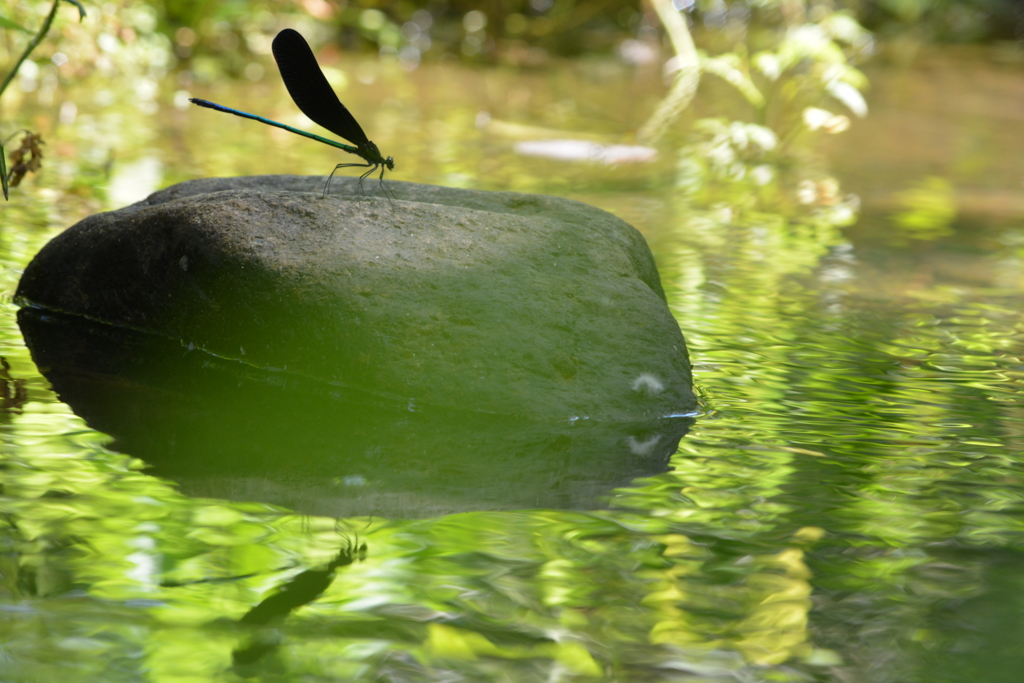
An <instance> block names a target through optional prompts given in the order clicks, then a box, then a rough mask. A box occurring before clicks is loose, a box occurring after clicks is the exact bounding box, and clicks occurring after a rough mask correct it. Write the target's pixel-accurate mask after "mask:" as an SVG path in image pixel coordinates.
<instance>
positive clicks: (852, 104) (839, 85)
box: [825, 81, 868, 118]
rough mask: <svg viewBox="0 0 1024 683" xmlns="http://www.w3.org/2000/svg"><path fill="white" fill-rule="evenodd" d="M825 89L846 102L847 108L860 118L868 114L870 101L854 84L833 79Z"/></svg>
mask: <svg viewBox="0 0 1024 683" xmlns="http://www.w3.org/2000/svg"><path fill="white" fill-rule="evenodd" d="M825 89H826V90H828V94H829V95H831V96H832V97H834V98H836V99H837V100H839V101H840V102H842V103H843V104H845V105H846V107H847V109H849V110H850V111H852V112H853V113H854V114H856V115H857V116H859V117H860V118H864V117H865V116H867V114H868V103H867V102H866V101H865V100H864V96H863V95H861V94H860V90H857V88H855V87H854V86H852V85H850V84H849V83H847V82H846V81H832V82H831V83H828V84H827V85H826V86H825Z"/></svg>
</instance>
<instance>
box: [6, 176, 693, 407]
mask: <svg viewBox="0 0 1024 683" xmlns="http://www.w3.org/2000/svg"><path fill="white" fill-rule="evenodd" d="M338 180H339V179H335V184H334V185H332V187H334V188H335V190H336V192H338V193H344V192H348V196H344V197H339V196H330V197H327V198H321V197H320V189H321V183H322V180H321V179H319V178H305V177H296V176H264V177H254V178H238V179H210V180H199V181H192V182H187V183H182V184H180V185H176V186H174V187H171V188H169V189H167V190H164V191H162V192H158V193H156V194H154V195H152V196H151V197H149V198H148V199H147V200H146V201H143V202H140V203H138V204H135V205H133V206H130V207H126V208H124V209H121V210H119V211H113V212H110V213H105V214H99V215H96V216H91V217H89V218H87V219H85V220H84V221H82V222H80V223H78V224H77V225H75V226H73V227H71V228H70V229H68V230H67V231H65V232H64V233H62V234H61V235H59V236H58V237H56V238H55V239H54V240H53V241H52V242H50V243H49V244H48V245H47V246H46V247H45V248H44V249H43V250H42V251H41V252H40V253H39V254H38V255H37V256H36V258H35V259H34V260H33V261H32V263H31V264H30V265H29V267H28V268H27V269H26V271H25V274H24V276H23V278H22V280H21V283H20V285H19V287H18V291H17V294H16V300H17V301H18V303H20V304H21V305H23V306H31V307H35V308H41V309H45V310H51V311H57V312H61V313H65V314H71V315H73V316H81V317H85V318H89V319H91V320H93V321H100V322H103V323H107V324H110V325H114V326H118V327H124V328H131V329H133V330H138V331H144V332H150V333H155V334H157V335H160V336H163V337H166V338H169V339H172V340H180V341H181V342H182V344H183V345H184V346H185V347H187V348H199V349H203V350H205V351H207V352H209V353H211V354H215V355H216V356H218V357H221V358H227V359H236V360H239V361H242V362H244V363H246V364H248V365H250V366H256V367H258V368H262V369H269V370H280V371H281V373H282V376H285V377H287V376H295V377H302V378H304V379H306V380H308V379H312V380H314V381H320V382H326V383H331V384H334V385H337V386H339V387H344V388H347V389H349V390H353V389H354V390H357V391H362V392H365V394H366V396H368V397H370V398H371V399H372V400H378V401H384V402H390V403H393V404H394V405H399V406H402V407H408V408H409V409H412V410H416V409H419V408H425V409H426V408H430V407H432V406H434V407H443V408H458V409H470V410H472V411H479V412H485V413H493V414H504V415H517V416H524V417H530V418H538V419H541V420H555V421H564V420H576V419H595V420H601V421H637V420H650V419H652V418H660V417H666V416H672V415H679V414H682V413H687V412H689V411H692V410H693V409H694V407H695V400H694V396H693V393H692V391H691V376H690V364H689V359H688V357H687V353H686V345H685V342H684V341H683V337H682V334H681V333H680V331H679V327H678V325H677V324H676V321H675V320H674V319H673V317H672V315H671V314H670V312H669V310H668V307H667V306H666V303H665V297H664V293H663V292H662V289H661V285H660V283H659V280H658V273H657V271H656V270H655V266H654V261H653V258H652V257H651V253H650V251H649V250H648V248H647V245H646V243H645V242H644V240H643V237H642V236H641V235H640V234H639V233H638V232H637V231H636V230H635V229H633V228H632V227H630V226H629V225H627V224H626V223H624V222H623V221H621V220H619V219H618V218H615V217H614V216H612V215H610V214H608V213H605V212H603V211H600V210H598V209H595V208H593V207H590V206H587V205H585V204H580V203H578V202H573V201H569V200H565V199H558V198H555V197H545V196H537V195H523V194H515V193H493V192H479V191H469V190H455V189H447V188H440V187H432V186H424V185H415V184H408V183H392V184H391V186H392V188H393V189H394V191H395V193H396V194H397V197H398V200H397V201H395V202H394V203H393V204H391V203H389V202H388V201H386V200H384V199H381V198H377V197H366V198H362V197H360V196H359V194H358V192H357V191H356V189H355V187H354V184H353V182H354V181H353V182H344V181H343V182H342V183H338ZM345 180H346V181H347V180H349V179H345ZM368 189H369V188H368Z"/></svg>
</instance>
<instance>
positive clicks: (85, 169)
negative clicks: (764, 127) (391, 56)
mask: <svg viewBox="0 0 1024 683" xmlns="http://www.w3.org/2000/svg"><path fill="white" fill-rule="evenodd" d="M350 66H351V70H350V73H352V74H361V75H362V80H363V81H365V83H364V82H361V81H359V80H357V79H355V78H353V79H352V80H351V82H350V85H349V86H348V88H347V89H346V90H345V92H344V99H345V101H346V102H347V103H348V104H349V105H350V107H351V108H352V110H353V111H354V112H356V115H357V116H358V117H359V119H360V121H361V122H362V123H363V126H364V128H366V130H367V132H368V134H369V135H370V137H371V138H372V139H374V140H375V141H376V142H377V143H378V145H379V146H380V147H381V149H382V151H384V152H385V153H386V154H393V155H394V156H395V157H396V177H401V178H402V179H403V180H414V181H420V182H433V183H438V184H452V185H459V186H472V187H480V188H484V189H511V190H523V191H540V192H549V193H553V194H562V195H565V196H570V197H572V198H576V199H581V200H584V201H588V202H590V203H593V204H596V205H598V206H601V207H602V208H606V209H608V210H611V211H613V212H615V213H617V214H618V215H620V216H623V217H624V218H625V219H626V220H629V221H630V222H632V223H633V224H634V225H636V226H637V227H638V228H639V229H640V230H641V231H642V232H643V233H644V234H645V236H646V237H647V238H648V241H649V243H650V244H651V245H652V248H653V250H654V252H655V257H656V259H657V261H658V264H659V268H660V270H661V275H662V281H663V284H664V285H665V288H666V291H667V293H668V297H669V303H670V306H671V308H672V310H673V312H674V313H675V314H676V316H677V318H678V320H679V324H680V326H681V328H682V330H683V332H684V334H685V335H686V337H687V339H688V342H689V344H690V351H691V355H692V360H693V362H694V365H695V376H696V382H697V388H698V389H699V391H700V393H701V396H702V400H703V404H702V410H703V413H702V415H701V416H700V417H699V419H698V420H697V421H696V423H695V425H694V426H693V428H692V430H691V432H690V433H689V434H688V435H687V436H685V437H684V438H683V440H682V441H681V443H680V446H679V451H678V453H676V454H675V455H674V456H673V457H672V460H671V467H672V469H671V470H670V471H668V472H665V473H663V474H658V475H655V476H652V477H649V478H645V479H639V480H636V481H634V482H632V483H631V484H630V485H629V486H625V487H621V488H618V489H616V490H615V491H613V492H609V495H608V497H607V505H606V507H603V508H595V509H593V510H555V509H526V510H476V511H469V512H463V513H459V514H450V515H442V516H430V517H427V518H424V519H402V518H382V517H379V516H374V517H369V516H352V517H344V518H331V517H326V516H310V515H304V514H299V513H297V512H294V511H293V510H290V509H287V508H282V507H278V506H275V505H271V504H268V503H266V502H261V501H259V500H252V501H248V502H244V501H238V500H233V501H229V500H227V499H225V498H213V497H206V498H201V497H196V496H189V495H185V494H184V493H183V492H182V491H181V490H180V489H179V488H178V486H177V484H176V483H175V482H173V481H171V480H166V479H161V478H158V477H155V476H153V475H152V474H150V473H148V472H147V467H146V463H145V462H143V461H142V460H140V459H138V458H137V457H136V454H134V453H131V452H126V453H122V452H118V451H117V450H115V449H114V448H112V447H111V444H110V440H109V438H108V437H107V436H106V435H104V434H102V433H99V432H96V431H93V430H91V429H90V428H89V427H88V426H87V425H86V424H85V423H84V422H83V420H82V419H81V418H79V417H77V416H75V415H74V414H73V413H72V412H71V411H70V409H69V408H68V407H67V406H66V405H65V404H63V403H61V402H60V401H59V400H58V398H57V397H56V396H55V395H54V393H53V392H52V390H51V389H50V388H49V386H48V384H47V382H46V381H45V380H44V379H43V378H42V376H41V374H40V371H39V369H38V368H36V367H35V366H34V364H33V363H32V361H31V358H30V356H29V354H28V352H27V350H26V348H25V346H24V343H23V340H22V337H21V333H20V331H19V329H18V327H17V324H16V321H15V317H14V315H15V309H14V308H13V306H12V305H10V304H8V305H6V306H5V307H4V309H3V311H2V315H0V355H2V356H3V357H4V358H5V359H6V360H7V362H8V364H9V366H10V369H9V371H7V376H5V377H4V385H5V389H6V394H5V400H4V407H5V411H4V412H3V413H2V414H0V417H2V420H3V427H2V431H0V437H2V442H0V443H2V455H0V458H2V462H0V482H2V484H3V489H2V497H0V513H2V517H0V524H2V527H0V528H2V532H0V541H2V543H3V548H4V550H3V553H2V555H0V586H2V588H0V590H2V602H0V610H2V611H3V612H4V618H3V619H0V643H2V648H3V654H2V660H0V662H2V663H0V670H3V672H4V675H3V677H4V678H5V679H10V680H64V681H69V682H71V681H76V682H77V681H104V682H108V681H139V680H149V681H183V680H203V681H240V680H245V678H244V677H245V676H256V678H257V679H258V680H268V681H273V680H281V681H285V680H287V681H295V680H311V681H314V680H315V681H328V680H391V681H417V680H522V681H536V680H565V681H568V680H594V679H604V680H618V681H659V680H665V681H670V680H680V681H686V680H693V681H697V680H700V681H712V680H714V681H717V680H722V681H731V680H740V681H761V680H764V681H768V680H771V681H836V682H839V681H872V682H874V681H893V682H900V683H905V682H908V681H922V682H924V681H928V682H929V683H931V682H935V681H950V682H960V681H963V682H966V681H977V680H985V681H1016V680H1017V678H1018V676H1019V672H1020V671H1021V670H1024V650H1022V649H1021V648H1020V647H1019V643H1018V635H1019V633H1020V632H1021V630H1022V629H1024V617H1022V615H1024V598H1022V597H1021V596H1022V595H1024V591H1022V590H1021V589H1022V587H1024V586H1022V585H1021V582H1022V579H1021V572H1020V567H1021V566H1022V562H1024V555H1022V551H1024V467H1022V462H1021V460H1022V450H1024V449H1022V446H1024V408H1022V400H1021V399H1022V380H1024V361H1022V360H1021V357H1022V353H1024V322H1022V319H1021V316H1020V310H1021V308H1022V294H1024V260H1022V259H1024V251H1022V246H1024V221H1022V219H1021V217H1020V216H1019V215H1016V216H1014V215H1013V214H1011V215H1010V216H1009V218H1008V217H1007V216H1006V215H1005V214H1004V215H1000V216H999V217H998V220H997V219H996V218H991V220H987V219H986V218H985V216H984V215H982V216H981V218H977V217H975V218H973V219H972V220H971V221H970V223H969V224H966V225H958V224H957V223H956V222H955V221H954V222H953V223H952V224H951V225H949V226H947V228H948V230H946V231H945V232H943V233H941V234H938V233H936V234H934V235H929V236H928V239H916V240H914V239H902V240H901V239H895V238H894V236H897V232H898V230H897V229H896V228H895V227H893V226H894V225H896V224H895V223H893V222H892V220H891V215H890V214H889V213H887V212H886V211H885V210H878V211H872V212H869V214H868V215H867V217H866V218H864V219H863V220H862V222H861V223H859V224H857V225H854V226H852V227H848V228H846V229H843V230H841V229H839V228H818V229H809V228H800V227H799V226H796V227H795V226H794V225H792V224H782V223H779V222H777V221H776V222H773V221H769V220H765V221H762V222H758V221H747V222H744V223H741V224H733V223H732V222H730V221H729V220H728V215H723V216H722V217H721V219H720V220H717V221H694V220H693V216H692V213H691V210H690V208H689V207H688V206H687V205H686V204H685V203H683V202H682V201H680V200H679V198H678V194H677V192H676V190H675V188H674V185H673V183H674V178H675V177H676V175H675V169H676V163H677V159H676V158H675V157H674V156H673V153H672V152H671V151H663V153H662V155H661V157H660V158H659V160H658V161H657V162H655V163H654V164H651V165H644V166H622V167H616V168H607V167H603V166H590V165H586V164H554V163H552V162H549V161H543V160H535V159H522V158H517V157H516V156H514V154H513V153H512V151H511V147H512V145H511V141H510V140H509V139H507V138H505V137H503V136H501V135H498V134H495V133H493V132H491V133H489V132H488V130H487V128H484V129H479V128H477V125H476V124H477V121H478V120H479V117H478V114H479V113H480V112H482V111H486V112H488V114H489V115H490V116H491V117H492V118H493V119H499V120H513V121H523V122H526V123H529V124H531V125H536V126H545V127H551V128H564V129H568V130H585V131H587V132H589V133H592V134H593V133H595V131H596V132H597V133H598V134H608V133H610V132H614V131H620V130H628V129H629V128H631V127H633V128H635V127H636V126H637V125H639V123H640V122H642V121H641V119H642V116H640V115H638V114H637V113H636V103H638V102H646V101H650V102H652V103H653V102H654V101H656V98H657V94H658V92H659V88H660V86H659V84H658V82H657V79H656V78H654V77H650V76H649V75H648V76H644V75H642V74H641V75H639V76H637V75H634V74H630V73H628V72H626V71H625V69H624V68H622V67H616V66H610V67H600V66H599V65H588V64H577V65H569V66H566V67H565V68H561V69H557V70H555V71H553V72H552V73H550V74H544V75H539V74H517V73H510V72H500V71H472V70H463V69H461V68H458V67H455V66H443V67H430V68H427V67H424V68H421V69H420V70H417V71H416V72H413V73H412V74H405V73H404V72H402V71H401V70H400V69H397V68H390V69H388V68H382V67H378V66H376V65H374V64H362V65H359V64H353V65H350ZM880 77H884V76H882V75H878V76H876V78H880ZM441 85H444V87H443V88H441ZM619 86H621V87H619ZM970 86H971V83H969V82H968V83H965V84H963V87H966V88H969V87H970ZM83 87H84V86H83ZM114 90H115V100H116V101H115V102H114V103H113V104H106V105H103V106H101V105H99V104H95V103H92V104H89V102H88V100H87V99H86V98H85V97H84V96H82V99H81V100H80V101H81V102H83V104H81V105H80V106H79V109H78V116H77V120H76V121H75V122H73V123H70V124H64V125H61V126H55V127H54V128H53V129H52V131H49V132H48V134H49V137H48V142H49V144H50V145H51V147H52V149H53V150H54V152H55V153H54V154H53V157H52V161H51V162H50V165H48V166H47V175H46V176H44V177H42V178H40V179H39V181H38V183H35V184H29V185H28V186H27V187H26V188H25V189H24V190H19V191H18V192H17V194H16V195H15V197H14V200H13V201H12V202H11V203H10V204H9V205H7V206H5V207H4V216H5V219H6V220H5V227H4V229H3V231H2V233H0V239H2V243H0V248H2V254H0V257H2V262H3V265H4V270H3V273H4V286H5V288H6V291H7V292H8V293H9V294H10V293H12V292H13V289H14V286H15V284H16V282H17V278H18V276H19V272H20V269H22V268H23V267H24V265H25V264H26V263H27V261H28V260H29V259H30V258H31V256H32V255H33V254H34V253H35V252H36V251H38V249H39V248H40V247H41V246H42V245H43V244H44V243H45V242H46V240H47V239H49V238H50V237H51V236H52V235H53V234H55V233H56V232H58V231H59V230H61V229H63V228H64V227H66V226H67V225H69V224H71V223H72V222H74V221H75V220H77V219H78V218H80V217H82V216H83V215H86V214H87V213H89V212H92V211H96V210H100V209H102V208H113V207H115V206H119V205H121V204H123V203H124V202H126V201H130V200H134V199H137V198H140V197H141V196H144V195H145V193H147V192H149V191H151V190H153V189H156V188H157V187H160V186H166V185H168V184H171V183H173V182H176V181H179V180H183V179H186V178H189V177H196V176H200V175H234V174H250V173H264V172H270V171H272V172H299V173H303V172H307V173H317V172H322V171H324V170H326V169H329V168H331V167H332V166H333V164H334V163H337V162H336V161H335V160H334V156H333V153H332V152H331V150H329V149H328V148H326V147H324V148H323V149H320V148H319V146H317V145H316V144H315V143H308V144H307V142H306V141H302V140H299V139H297V138H296V137H295V136H289V135H288V134H287V133H283V132H281V131H276V130H272V129H269V128H266V127H262V126H259V125H257V124H254V123H251V122H244V121H241V120H235V119H233V118H231V117H226V116H221V115H217V114H215V113H214V112H209V111H205V110H198V109H195V108H191V109H190V108H187V107H183V108H180V109H177V108H175V107H174V99H175V95H174V87H168V88H165V91H164V95H163V97H164V101H163V102H162V108H161V109H160V110H159V111H158V112H156V113H154V114H152V115H145V114H143V113H142V112H139V111H138V110H137V109H136V108H135V104H134V103H133V102H132V101H131V98H130V97H127V96H126V97H124V98H123V99H122V100H117V97H118V96H116V89H114ZM441 93H443V96H442V94H441ZM79 94H80V93H79ZM192 94H195V95H197V96H207V97H210V99H214V100H216V101H222V102H224V103H225V104H229V105H237V106H240V107H244V108H247V109H249V110H250V111H256V112H259V113H262V114H266V115H268V116H270V117H273V118H277V119H279V120H285V121H286V122H288V114H287V111H288V108H289V107H290V104H289V103H288V102H287V99H286V98H285V97H282V95H283V88H280V87H279V85H278V84H276V83H271V82H270V81H266V82H262V83H260V84H258V85H257V86H255V87H251V88H248V89H242V88H233V89H231V88H225V89H222V90H219V91H214V90H213V89H212V88H211V90H210V92H207V91H205V90H204V91H201V92H200V91H199V90H196V91H194V92H193V93H192ZM75 96H76V93H74V92H70V93H68V97H75ZM949 96H950V97H954V96H955V93H954V94H950V95H949ZM178 99H179V100H180V96H179V98H178ZM242 99H244V101H242ZM364 112H365V113H364ZM890 115H892V116H895V115H896V114H893V113H892V112H890ZM928 115H929V114H928V112H924V113H921V112H915V114H914V116H916V117H922V116H925V117H926V116H928ZM978 117H979V118H974V119H971V121H970V123H971V125H972V126H974V127H979V126H983V124H984V120H983V119H984V117H983V115H981V114H979V115H978ZM925 120H927V119H925ZM979 121H981V123H979ZM858 125H862V126H871V125H872V124H871V120H870V119H869V120H868V121H867V122H864V123H861V124H858ZM990 125H996V122H990ZM878 130H879V131H880V132H879V135H882V134H884V131H885V130H888V129H884V128H879V129H878ZM957 130H960V129H957ZM960 132H961V133H962V134H963V136H964V139H971V136H970V131H966V132H965V131H962V130H961V131H960ZM279 133H280V135H279ZM862 153H863V151H862ZM986 153H988V154H990V155H991V159H990V162H991V164H990V165H991V167H992V168H994V169H1004V170H1002V171H1000V172H999V174H998V176H999V177H991V178H989V181H990V182H991V184H993V185H1000V183H1002V185H1001V187H1003V188H1004V189H1005V188H1007V187H1009V188H1010V189H1009V190H1006V191H1008V192H1009V191H1012V187H1013V186H1012V184H1010V185H1007V184H1006V183H1007V182H1008V181H1007V180H1006V172H1005V168H1006V167H1007V165H1010V166H1013V163H1014V162H1012V161H1007V160H1006V159H1004V158H1003V157H1002V156H1000V155H1001V150H1000V149H997V148H990V149H988V151H987V152H986ZM830 163H831V165H832V166H833V167H834V168H835V169H837V170H838V171H839V172H840V173H841V171H842V169H843V168H844V167H847V168H850V167H853V165H854V161H851V160H850V159H849V158H844V157H837V158H834V159H832V160H830ZM856 163H861V162H860V161H859V160H857V162H856ZM1017 164H1018V165H1017V166H1014V167H1013V172H1019V171H1020V167H1019V161H1018V162H1017ZM928 172H934V171H928ZM851 175H852V174H851ZM981 175H982V176H983V175H984V174H981ZM979 177H980V176H979ZM1020 179H1021V178H1018V179H1017V180H1016V181H1014V182H1018V183H1019V180H1020ZM954 180H956V181H957V182H967V181H963V180H962V179H960V178H955V179H954ZM851 182H853V183H854V184H855V183H856V181H855V180H853V181H851ZM57 187H60V188H62V189H61V190H60V191H57V190H55V189H53V188H57ZM76 187H78V188H79V189H78V190H77V191H76V190H75V188H76ZM1018 187H1019V186H1018ZM67 188H71V189H70V190H67ZM902 189H905V188H902V187H899V188H893V190H894V191H896V190H902ZM957 189H960V188H957ZM97 192H99V194H97ZM96 197H100V199H97V198H96ZM103 197H105V199H103ZM904 237H906V236H904ZM410 457H412V455H410ZM493 477H494V479H495V480H496V481H500V480H502V479H503V478H506V477H508V478H512V475H511V473H509V472H504V471H502V470H500V469H496V470H495V471H494V472H493ZM336 485H337V486H338V487H339V490H342V489H343V487H345V486H358V485H359V482H358V481H348V482H346V481H344V480H341V481H338V482H336ZM362 543H365V544H366V549H365V556H361V555H360V553H359V551H358V546H359V545H360V544H362ZM345 553H348V555H345ZM339 557H342V558H343V559H345V558H347V559H346V561H345V562H342V563H340V565H341V566H339V567H338V568H337V569H336V570H335V578H334V579H333V581H330V580H328V581H327V588H326V590H324V592H323V593H322V595H320V596H319V597H316V599H315V600H313V601H312V602H311V603H309V604H307V605H305V606H302V607H298V608H297V609H295V610H294V611H292V612H291V613H289V614H287V616H284V615H282V617H281V619H279V620H278V621H276V622H272V623H269V624H263V625H261V624H255V623H252V622H254V618H252V617H250V619H249V621H248V622H247V621H246V619H245V615H246V614H250V613H251V611H252V610H253V608H254V607H255V606H256V605H257V604H259V603H260V602H261V601H262V600H264V599H265V598H267V597H268V596H269V595H272V594H273V593H274V591H275V590H277V589H278V588H279V587H280V586H282V585H287V584H289V582H290V581H293V580H295V577H297V576H299V575H300V574H302V572H304V571H307V570H313V571H316V570H318V568H319V569H320V570H321V571H326V570H324V569H323V568H324V566H325V565H326V564H328V563H330V562H331V561H332V560H338V558H339Z"/></svg>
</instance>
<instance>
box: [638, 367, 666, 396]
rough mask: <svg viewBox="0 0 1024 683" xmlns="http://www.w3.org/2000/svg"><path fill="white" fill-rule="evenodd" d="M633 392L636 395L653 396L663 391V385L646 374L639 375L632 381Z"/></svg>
mask: <svg viewBox="0 0 1024 683" xmlns="http://www.w3.org/2000/svg"><path fill="white" fill-rule="evenodd" d="M633 391H635V392H637V393H638V394H645V395H647V396H654V395H655V394H660V393H661V392H663V391H665V385H664V384H662V383H661V380H660V379H658V378H657V377H655V376H654V375H652V374H650V373H648V372H642V373H640V376H639V377H637V378H636V379H635V380H633Z"/></svg>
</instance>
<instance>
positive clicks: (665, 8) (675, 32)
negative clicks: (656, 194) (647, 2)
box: [637, 0, 700, 144]
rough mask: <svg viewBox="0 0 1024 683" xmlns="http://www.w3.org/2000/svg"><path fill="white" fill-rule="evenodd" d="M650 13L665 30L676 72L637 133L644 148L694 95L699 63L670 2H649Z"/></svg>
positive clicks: (680, 20) (653, 140) (682, 20)
mask: <svg viewBox="0 0 1024 683" xmlns="http://www.w3.org/2000/svg"><path fill="white" fill-rule="evenodd" d="M651 5H653V6H654V11H655V12H656V13H657V14H658V19H660V20H661V25H662V26H664V27H665V32H666V33H668V37H669V40H670V41H672V49H673V50H675V53H676V58H677V60H678V66H679V71H678V72H676V79H675V81H674V82H673V83H672V88H671V89H670V90H669V91H668V94H667V95H666V96H665V97H664V98H663V99H662V100H661V102H660V103H659V104H658V108H657V109H655V110H654V113H653V114H651V116H650V118H649V119H647V121H646V122H645V123H644V125H643V126H641V127H640V130H639V131H637V139H638V140H639V141H640V142H642V143H646V144H650V143H653V142H656V141H657V140H658V139H659V138H660V137H661V136H662V135H664V134H665V130H666V129H667V128H668V127H669V125H670V124H671V123H672V121H674V120H675V118H676V117H677V116H679V112H681V111H682V110H683V109H685V108H686V107H687V106H688V105H689V104H690V101H691V100H692V99H693V96H694V95H695V94H696V93H697V84H698V83H700V61H699V59H698V57H697V48H696V47H694V44H693V38H692V37H691V36H690V29H689V27H687V25H686V20H685V19H683V17H682V14H680V12H679V10H677V9H676V8H675V7H674V6H673V5H672V0H651Z"/></svg>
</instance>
